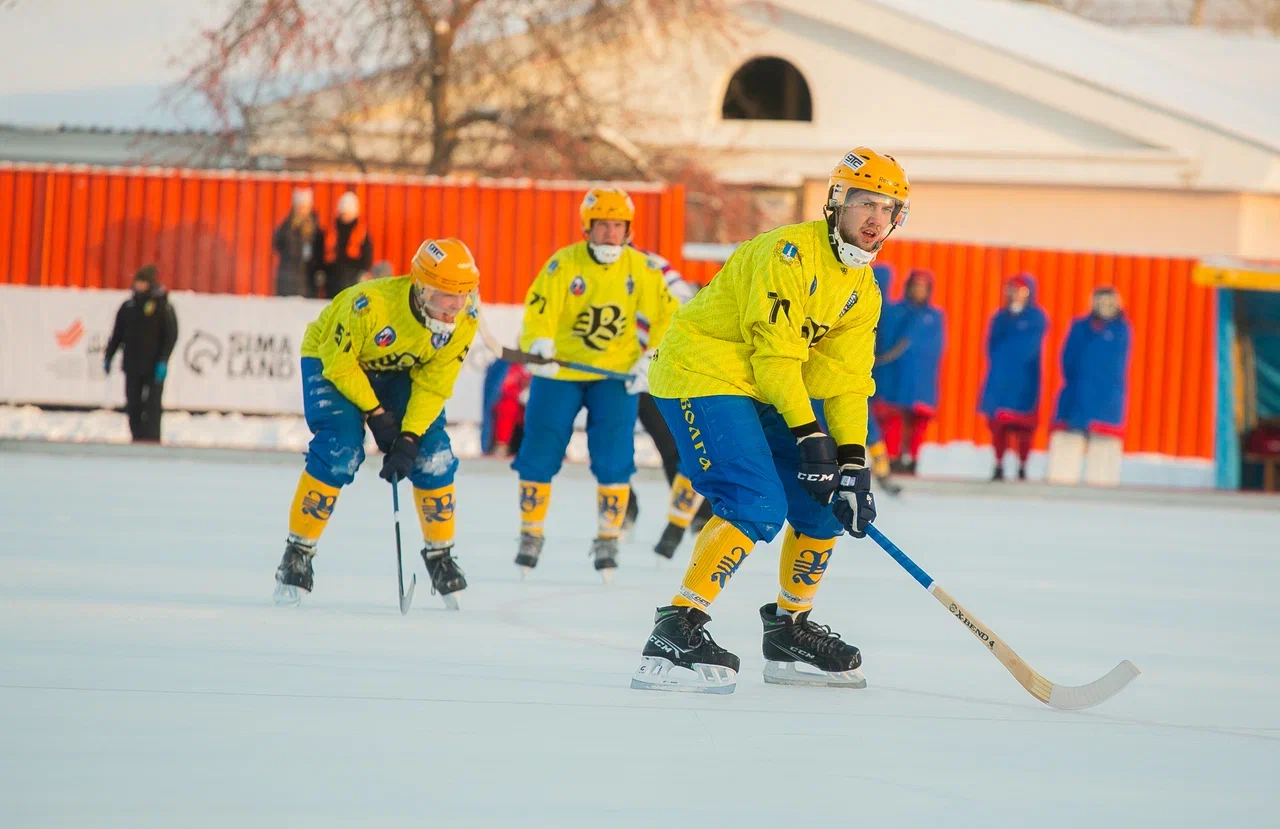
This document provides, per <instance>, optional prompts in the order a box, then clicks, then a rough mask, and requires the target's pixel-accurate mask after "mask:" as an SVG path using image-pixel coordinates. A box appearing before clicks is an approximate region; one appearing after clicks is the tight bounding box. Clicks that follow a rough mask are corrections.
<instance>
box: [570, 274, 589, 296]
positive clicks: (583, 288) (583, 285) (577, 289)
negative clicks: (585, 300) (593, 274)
mask: <svg viewBox="0 0 1280 829" xmlns="http://www.w3.org/2000/svg"><path fill="white" fill-rule="evenodd" d="M586 292H587V280H585V279H583V278H582V277H581V276H575V277H574V278H573V281H572V282H570V283H569V293H571V294H573V295H574V296H582V295H583V294H585V293H586Z"/></svg>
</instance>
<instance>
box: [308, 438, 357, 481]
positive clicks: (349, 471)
mask: <svg viewBox="0 0 1280 829" xmlns="http://www.w3.org/2000/svg"><path fill="white" fill-rule="evenodd" d="M363 438H364V435H363V434H361V435H358V436H348V435H342V434H340V433H338V432H332V431H324V432H320V433H318V434H316V436H315V437H313V438H312V439H311V445H310V447H309V448H308V450H307V473H308V474H310V475H311V477H313V478H315V479H316V480H317V481H321V482H323V483H326V484H328V485H329V486H336V487H343V486H346V485H347V484H349V483H351V482H352V481H354V480H355V479H356V470H358V469H359V468H360V464H362V463H364V442H363Z"/></svg>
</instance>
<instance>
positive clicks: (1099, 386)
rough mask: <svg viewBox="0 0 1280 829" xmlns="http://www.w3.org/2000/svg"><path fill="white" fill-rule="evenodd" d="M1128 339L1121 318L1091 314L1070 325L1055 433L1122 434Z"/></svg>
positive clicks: (1126, 322)
mask: <svg viewBox="0 0 1280 829" xmlns="http://www.w3.org/2000/svg"><path fill="white" fill-rule="evenodd" d="M1131 339H1132V329H1131V327H1130V325H1129V320H1128V319H1126V318H1125V316H1124V314H1123V313H1120V314H1119V315H1117V316H1116V317H1115V319H1111V320H1104V319H1102V318H1100V317H1095V316H1094V315H1092V314H1090V315H1088V316H1084V317H1080V318H1079V319H1077V320H1075V321H1074V322H1073V323H1071V332H1070V333H1069V334H1068V335H1067V342H1066V345H1064V346H1063V349H1062V391H1061V392H1060V393H1059V394H1058V407H1057V410H1056V412H1055V413H1054V416H1053V422H1054V428H1056V429H1070V430H1072V431H1080V432H1100V433H1102V434H1110V435H1116V436H1121V435H1123V434H1124V423H1125V415H1126V408H1127V404H1128V397H1129V388H1128V386H1129V383H1128V376H1127V375H1128V367H1129V343H1130V340H1131Z"/></svg>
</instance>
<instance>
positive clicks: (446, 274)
mask: <svg viewBox="0 0 1280 829" xmlns="http://www.w3.org/2000/svg"><path fill="white" fill-rule="evenodd" d="M409 275H410V276H412V277H413V281H414V282H416V283H417V284H418V285H422V286H424V287H429V288H435V289H436V290H437V291H441V292H443V293H446V294H469V293H471V292H472V291H474V290H475V289H476V288H477V287H478V286H479V284H480V269H479V268H477V267H476V259H475V257H474V256H472V255H471V249H470V248H468V247H467V245H466V243H465V242H463V241H462V240H460V239H438V240H432V239H428V240H427V241H425V242H423V243H422V244H421V245H420V246H419V247H418V252H417V253H415V254H414V255H413V266H412V268H411V269H410V271H409Z"/></svg>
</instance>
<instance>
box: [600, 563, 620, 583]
mask: <svg viewBox="0 0 1280 829" xmlns="http://www.w3.org/2000/svg"><path fill="white" fill-rule="evenodd" d="M615 569H617V568H614V567H606V568H604V569H603V570H601V571H599V572H600V579H601V580H602V581H603V582H604V583H605V584H613V571H614V570H615Z"/></svg>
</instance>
